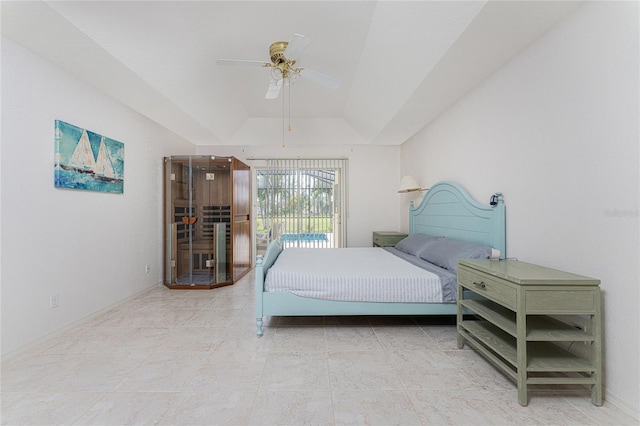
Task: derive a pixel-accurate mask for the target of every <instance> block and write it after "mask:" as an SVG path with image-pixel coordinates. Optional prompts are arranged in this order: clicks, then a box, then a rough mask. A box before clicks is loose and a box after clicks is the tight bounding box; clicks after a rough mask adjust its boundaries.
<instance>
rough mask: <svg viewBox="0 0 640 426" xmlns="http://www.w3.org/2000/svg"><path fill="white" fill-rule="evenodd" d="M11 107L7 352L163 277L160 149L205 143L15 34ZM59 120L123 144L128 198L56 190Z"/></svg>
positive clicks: (5, 91) (5, 190) (7, 100)
mask: <svg viewBox="0 0 640 426" xmlns="http://www.w3.org/2000/svg"><path fill="white" fill-rule="evenodd" d="M2 114H3V115H2V145H1V149H2V156H1V159H2V165H1V168H0V170H1V173H2V175H1V194H2V216H1V219H2V234H1V238H2V244H1V249H0V250H1V252H2V266H1V274H2V275H1V286H2V289H1V291H2V293H1V294H2V311H1V313H2V317H1V319H2V354H3V355H4V354H10V353H15V351H18V350H20V349H21V348H22V347H24V346H25V345H28V344H30V343H33V342H35V341H37V340H38V339H40V338H42V337H44V336H47V335H50V334H51V333H53V332H55V331H58V330H61V329H63V328H65V327H67V326H68V325H70V324H73V323H74V322H77V321H78V320H80V319H82V318H84V317H86V316H88V315H90V314H93V313H95V312H98V311H100V310H101V309H104V308H106V307H108V306H110V305H113V304H115V303H117V302H119V301H121V300H124V299H126V298H128V297H130V296H132V295H134V294H136V293H139V292H140V291H143V290H144V289H146V288H149V287H150V286H153V285H154V284H157V283H159V282H160V281H161V280H162V157H163V156H164V155H168V154H172V153H174V154H175V153H182V154H184V153H187V154H188V153H192V152H193V151H194V150H195V147H194V146H193V145H192V144H191V143H188V142H186V141H184V140H181V139H180V138H179V137H177V136H176V135H174V134H172V133H170V132H168V131H166V130H165V129H163V128H161V127H159V126H158V125H156V124H154V123H152V122H151V121H150V120H148V119H146V118H144V117H143V116H141V115H139V114H137V113H136V112H134V111H132V110H130V109H128V108H126V107H124V106H123V105H121V104H120V103H118V102H116V101H115V100H113V99H112V98H109V97H107V96H106V95H103V94H102V93H100V92H97V91H96V90H94V89H93V88H91V87H90V86H88V85H86V84H84V83H83V82H81V81H79V80H77V79H76V78H74V77H72V76H71V75H70V74H68V73H67V72H65V71H63V70H61V69H60V68H57V67H54V66H53V65H51V64H50V63H48V62H46V61H45V60H43V59H42V58H40V57H39V56H36V55H34V54H32V53H31V52H29V51H27V50H26V49H24V48H22V47H21V46H19V45H17V44H15V43H14V42H12V41H11V40H9V39H7V38H6V37H3V38H2ZM55 119H60V120H63V121H66V122H68V123H71V124H73V125H76V126H79V127H82V128H86V129H88V130H91V131H93V132H97V133H100V134H103V135H105V136H108V137H111V138H113V139H116V140H118V141H120V142H123V143H124V145H125V182H124V194H108V193H98V192H92V191H76V190H63V189H56V188H54V186H53V154H54V151H53V137H54V135H53V130H54V120H55ZM145 264H149V265H150V266H151V271H152V272H151V273H150V274H145V272H144V270H145V269H144V268H145ZM52 294H58V295H59V300H60V306H59V307H58V308H56V309H50V308H49V296H50V295H52Z"/></svg>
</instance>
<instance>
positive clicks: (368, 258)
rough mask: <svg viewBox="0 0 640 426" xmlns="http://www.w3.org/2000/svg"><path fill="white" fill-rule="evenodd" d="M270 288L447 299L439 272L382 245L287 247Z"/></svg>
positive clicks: (344, 296) (364, 297) (329, 296)
mask: <svg viewBox="0 0 640 426" xmlns="http://www.w3.org/2000/svg"><path fill="white" fill-rule="evenodd" d="M264 286H265V291H269V292H274V291H288V292H291V293H293V294H296V295H298V296H302V297H310V298H315V299H326V300H338V301H351V302H356V301H359V302H402V303H409V302H414V303H442V302H445V301H447V300H445V299H444V298H443V287H442V280H441V277H440V276H439V274H437V273H434V272H431V271H428V270H425V269H423V268H421V267H420V266H418V265H415V264H412V263H411V262H408V261H406V260H404V259H402V258H400V257H398V256H395V255H394V254H392V253H390V252H389V251H387V250H384V249H383V248H379V247H358V248H300V247H291V248H287V249H286V250H283V251H282V253H280V256H278V259H277V260H276V262H275V263H274V264H273V266H272V267H271V268H270V269H269V272H268V273H267V276H266V279H265V284H264Z"/></svg>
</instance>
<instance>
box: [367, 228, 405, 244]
mask: <svg viewBox="0 0 640 426" xmlns="http://www.w3.org/2000/svg"><path fill="white" fill-rule="evenodd" d="M406 237H407V234H403V233H401V232H388V231H374V232H373V245H374V247H393V246H395V245H396V244H397V243H398V241H400V240H403V239H405V238H406Z"/></svg>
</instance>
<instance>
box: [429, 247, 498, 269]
mask: <svg viewBox="0 0 640 426" xmlns="http://www.w3.org/2000/svg"><path fill="white" fill-rule="evenodd" d="M419 256H420V258H421V259H424V260H426V261H427V262H429V263H433V264H434V265H437V266H439V267H441V268H444V269H447V270H449V271H451V272H456V273H457V272H458V259H488V258H489V257H490V256H491V247H489V246H485V245H482V244H478V243H471V242H468V241H460V240H454V239H452V238H439V239H437V240H436V241H435V242H434V243H433V244H430V245H429V246H428V247H427V249H426V250H424V251H422V252H421V253H420V255H419Z"/></svg>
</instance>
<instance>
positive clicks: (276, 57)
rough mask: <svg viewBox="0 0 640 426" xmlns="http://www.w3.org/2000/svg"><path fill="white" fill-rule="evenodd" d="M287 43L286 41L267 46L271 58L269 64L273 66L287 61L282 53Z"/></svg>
mask: <svg viewBox="0 0 640 426" xmlns="http://www.w3.org/2000/svg"><path fill="white" fill-rule="evenodd" d="M288 45H289V43H287V42H286V41H276V42H275V43H271V46H269V55H270V56H271V62H273V63H274V64H281V63H283V62H285V61H286V60H287V58H285V57H284V51H285V49H286V48H287V46H288Z"/></svg>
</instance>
